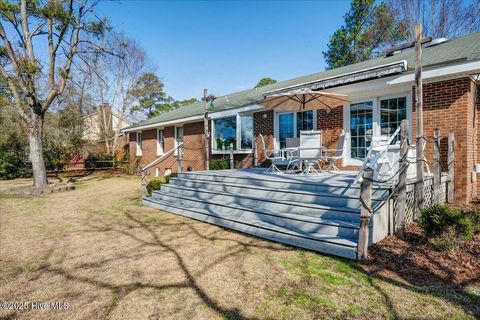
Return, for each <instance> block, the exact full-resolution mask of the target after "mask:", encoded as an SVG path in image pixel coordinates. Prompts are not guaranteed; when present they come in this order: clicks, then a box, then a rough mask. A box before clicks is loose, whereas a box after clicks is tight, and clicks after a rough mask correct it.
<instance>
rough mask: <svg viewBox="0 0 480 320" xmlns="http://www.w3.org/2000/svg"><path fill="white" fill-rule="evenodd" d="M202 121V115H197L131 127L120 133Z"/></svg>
mask: <svg viewBox="0 0 480 320" xmlns="http://www.w3.org/2000/svg"><path fill="white" fill-rule="evenodd" d="M202 119H203V114H199V115H196V116H191V117H187V118H182V119H175V120H170V121H164V122H156V123H150V124H146V125H143V126H138V127H133V128H125V129H123V130H122V132H135V131H142V130H145V129H151V128H160V127H166V126H169V125H177V124H182V123H188V122H195V121H198V120H202Z"/></svg>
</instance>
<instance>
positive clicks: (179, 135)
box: [175, 127, 183, 155]
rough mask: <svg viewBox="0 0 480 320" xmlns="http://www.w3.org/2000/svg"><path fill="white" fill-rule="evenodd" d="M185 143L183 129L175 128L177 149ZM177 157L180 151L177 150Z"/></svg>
mask: <svg viewBox="0 0 480 320" xmlns="http://www.w3.org/2000/svg"><path fill="white" fill-rule="evenodd" d="M182 142H183V127H175V148H176V147H177V146H178V145H179V144H180V143H182ZM175 155H178V149H176V150H175Z"/></svg>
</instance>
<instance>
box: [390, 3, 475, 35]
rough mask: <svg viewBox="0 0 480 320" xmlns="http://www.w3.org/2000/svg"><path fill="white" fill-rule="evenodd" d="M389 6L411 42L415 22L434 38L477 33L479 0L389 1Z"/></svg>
mask: <svg viewBox="0 0 480 320" xmlns="http://www.w3.org/2000/svg"><path fill="white" fill-rule="evenodd" d="M389 4H390V6H391V7H392V8H393V10H394V12H396V14H398V18H399V21H402V23H405V24H406V27H407V30H408V36H409V40H410V41H413V40H414V30H415V25H416V24H417V23H421V24H422V27H423V33H424V34H425V35H428V36H431V37H433V38H434V39H435V38H442V37H445V38H453V37H456V36H459V35H463V34H468V33H472V32H477V31H480V18H479V17H480V1H479V0H472V1H462V0H390V1H389Z"/></svg>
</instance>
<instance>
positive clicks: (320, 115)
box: [317, 106, 343, 149]
mask: <svg viewBox="0 0 480 320" xmlns="http://www.w3.org/2000/svg"><path fill="white" fill-rule="evenodd" d="M317 129H318V130H322V133H323V145H324V146H325V147H327V148H328V149H336V148H337V144H338V137H339V136H340V134H341V133H342V130H343V106H340V107H336V108H334V109H332V110H331V111H330V112H328V111H327V110H326V109H322V110H317Z"/></svg>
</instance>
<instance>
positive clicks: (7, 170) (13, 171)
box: [0, 151, 26, 179]
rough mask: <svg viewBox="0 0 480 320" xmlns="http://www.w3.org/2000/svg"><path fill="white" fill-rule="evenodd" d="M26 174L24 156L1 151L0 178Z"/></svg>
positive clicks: (17, 176)
mask: <svg viewBox="0 0 480 320" xmlns="http://www.w3.org/2000/svg"><path fill="white" fill-rule="evenodd" d="M25 176H26V170H25V163H24V161H23V157H22V156H21V155H19V154H15V153H7V152H1V151H0V179H15V178H21V177H25Z"/></svg>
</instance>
